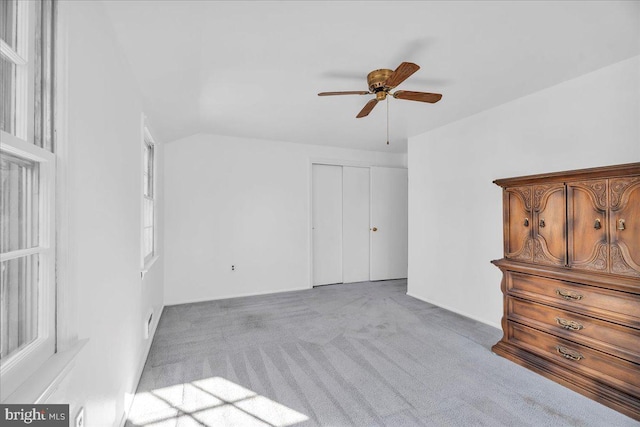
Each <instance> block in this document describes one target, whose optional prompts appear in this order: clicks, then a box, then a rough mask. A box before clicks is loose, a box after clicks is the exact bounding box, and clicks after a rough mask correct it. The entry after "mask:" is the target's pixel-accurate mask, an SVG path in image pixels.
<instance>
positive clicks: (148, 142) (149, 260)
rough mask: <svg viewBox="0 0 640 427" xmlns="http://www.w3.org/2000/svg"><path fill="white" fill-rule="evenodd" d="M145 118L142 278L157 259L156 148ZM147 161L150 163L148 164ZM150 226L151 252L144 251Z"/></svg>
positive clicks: (141, 243) (141, 241)
mask: <svg viewBox="0 0 640 427" xmlns="http://www.w3.org/2000/svg"><path fill="white" fill-rule="evenodd" d="M145 121H146V119H145V118H144V117H143V132H142V175H141V178H142V185H141V187H142V215H141V217H142V222H141V227H140V230H141V232H140V236H141V238H140V239H141V240H140V253H141V265H142V278H144V275H145V274H146V273H147V271H148V270H149V269H150V268H151V266H152V265H153V263H154V262H155V261H156V260H157V259H158V250H157V249H158V245H157V227H156V224H157V219H158V218H157V201H158V197H157V192H156V189H157V180H156V169H157V168H156V163H157V149H156V142H155V140H154V138H153V136H152V135H151V132H150V130H149V128H148V126H147V125H146V124H145ZM148 148H150V153H151V158H150V159H148V160H147V162H145V151H146V150H147V149H148ZM149 163H150V164H151V165H149ZM145 175H149V178H148V179H149V182H150V190H151V191H150V193H151V195H150V196H149V195H147V188H145V187H146V186H145V182H146V181H145ZM148 201H151V202H152V206H153V217H152V225H151V226H150V227H147V226H146V225H145V216H146V210H145V209H146V208H145V204H146V202H148ZM148 228H151V229H152V233H153V243H152V248H151V252H148V253H147V252H146V249H147V248H146V244H145V229H148Z"/></svg>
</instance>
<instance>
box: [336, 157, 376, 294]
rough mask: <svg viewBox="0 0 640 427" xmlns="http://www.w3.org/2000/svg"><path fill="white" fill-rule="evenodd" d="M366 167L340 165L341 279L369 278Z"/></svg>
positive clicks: (347, 280) (356, 280) (364, 279)
mask: <svg viewBox="0 0 640 427" xmlns="http://www.w3.org/2000/svg"><path fill="white" fill-rule="evenodd" d="M369 189H370V186H369V168H363V167H351V166H343V168H342V281H343V282H344V283H352V282H364V281H367V280H369V204H370V203H369V200H370V194H369V193H370V191H369Z"/></svg>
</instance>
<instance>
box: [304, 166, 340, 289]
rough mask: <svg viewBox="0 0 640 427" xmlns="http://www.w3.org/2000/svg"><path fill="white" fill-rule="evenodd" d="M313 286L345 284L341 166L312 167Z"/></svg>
mask: <svg viewBox="0 0 640 427" xmlns="http://www.w3.org/2000/svg"><path fill="white" fill-rule="evenodd" d="M311 183H312V200H311V206H312V207H311V209H312V213H311V215H312V231H313V233H312V240H313V242H312V244H313V286H317V285H327V284H331V283H342V167H341V166H329V165H313V166H312V181H311Z"/></svg>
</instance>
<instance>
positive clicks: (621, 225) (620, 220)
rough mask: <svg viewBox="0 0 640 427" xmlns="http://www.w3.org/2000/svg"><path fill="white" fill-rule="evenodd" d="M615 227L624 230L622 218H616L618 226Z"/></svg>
mask: <svg viewBox="0 0 640 427" xmlns="http://www.w3.org/2000/svg"><path fill="white" fill-rule="evenodd" d="M616 228H617V229H618V230H620V231H622V230H624V219H619V220H618V226H617V227H616Z"/></svg>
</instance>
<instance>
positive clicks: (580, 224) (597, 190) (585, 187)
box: [567, 179, 609, 272]
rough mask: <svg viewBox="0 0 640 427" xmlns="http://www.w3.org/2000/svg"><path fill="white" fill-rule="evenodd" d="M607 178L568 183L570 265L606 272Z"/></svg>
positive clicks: (607, 246)
mask: <svg viewBox="0 0 640 427" xmlns="http://www.w3.org/2000/svg"><path fill="white" fill-rule="evenodd" d="M607 206H608V200H607V180H606V179H603V180H597V181H595V180H594V181H583V182H569V183H567V219H568V226H569V227H568V229H569V236H568V252H569V254H568V255H569V266H571V268H577V269H582V270H591V271H601V272H607V270H608V268H609V261H608V260H609V245H608V241H609V238H608V233H609V227H608V224H609V219H608V215H607Z"/></svg>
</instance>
